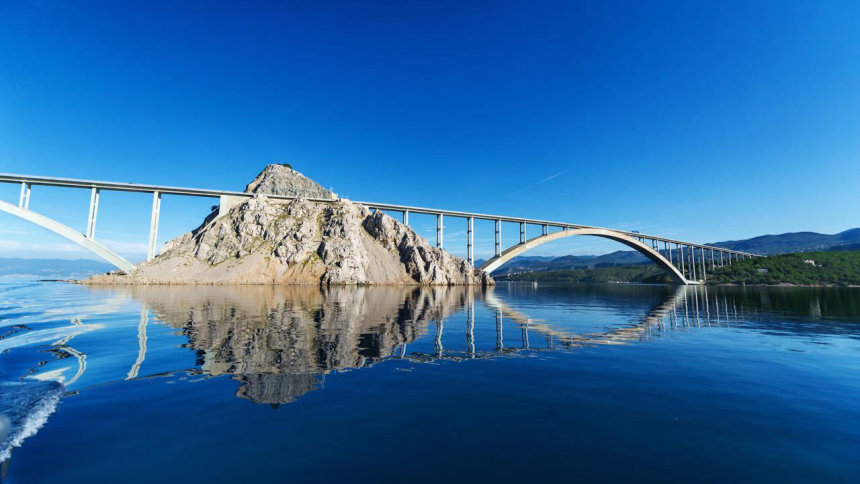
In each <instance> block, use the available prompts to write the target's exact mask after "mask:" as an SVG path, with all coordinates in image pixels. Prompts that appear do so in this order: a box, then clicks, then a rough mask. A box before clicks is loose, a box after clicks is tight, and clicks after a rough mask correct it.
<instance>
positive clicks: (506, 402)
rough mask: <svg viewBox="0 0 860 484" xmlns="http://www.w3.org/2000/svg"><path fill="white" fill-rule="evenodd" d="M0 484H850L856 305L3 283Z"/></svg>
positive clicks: (858, 333)
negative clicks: (600, 483) (548, 483)
mask: <svg viewBox="0 0 860 484" xmlns="http://www.w3.org/2000/svg"><path fill="white" fill-rule="evenodd" d="M0 413H2V414H3V417H2V419H0V452H2V453H3V455H0V458H4V457H5V458H6V460H5V462H4V463H3V465H2V481H3V482H10V483H30V482H167V481H170V482H257V481H277V482H281V481H296V482H332V481H350V482H374V483H376V482H383V481H394V482H405V481H417V482H431V481H432V482H444V481H457V482H459V481H465V480H470V481H490V480H493V481H504V482H522V481H526V480H529V481H533V480H553V481H562V480H564V481H575V480H586V481H590V480H591V481H593V480H615V481H658V480H659V481H675V482H678V481H685V482H686V481H697V482H702V481H704V482H722V481H725V480H732V481H740V482H753V481H769V482H777V481H778V482H786V481H789V482H851V481H853V482H858V480H860V477H858V476H860V290H857V289H798V288H746V289H743V288H725V289H723V288H720V289H714V288H709V289H707V290H704V289H695V288H687V289H679V288H671V287H656V286H655V287H644V286H590V287H589V286H578V287H544V286H541V287H539V288H533V287H531V286H507V285H500V286H499V287H496V288H494V289H492V290H489V291H487V292H482V291H480V290H471V289H462V288H445V289H437V290H431V289H414V288H410V289H401V288H375V289H370V288H365V289H361V288H358V289H356V288H351V289H331V290H328V291H321V290H319V289H318V288H315V287H313V288H310V287H299V288H289V287H287V288H271V287H234V288H225V287H197V288H193V287H192V288H189V287H149V288H146V287H136V288H135V287H131V288H88V287H83V286H76V285H69V284H64V283H50V282H38V281H32V280H27V279H2V280H0Z"/></svg>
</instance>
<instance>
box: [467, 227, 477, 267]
mask: <svg viewBox="0 0 860 484" xmlns="http://www.w3.org/2000/svg"><path fill="white" fill-rule="evenodd" d="M466 260H467V261H468V262H469V265H470V266H472V267H474V266H475V218H474V217H468V218H466Z"/></svg>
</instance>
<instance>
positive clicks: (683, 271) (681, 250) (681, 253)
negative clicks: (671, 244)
mask: <svg viewBox="0 0 860 484" xmlns="http://www.w3.org/2000/svg"><path fill="white" fill-rule="evenodd" d="M675 245H676V246H677V248H678V260H679V261H681V274H684V277H687V269H686V267H684V252H685V251H686V250H687V249H686V247H684V248H682V247H681V244H675Z"/></svg>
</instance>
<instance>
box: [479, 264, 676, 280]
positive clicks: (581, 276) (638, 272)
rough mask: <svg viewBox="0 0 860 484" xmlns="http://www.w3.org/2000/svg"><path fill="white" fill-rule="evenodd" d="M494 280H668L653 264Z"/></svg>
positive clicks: (567, 271) (566, 271)
mask: <svg viewBox="0 0 860 484" xmlns="http://www.w3.org/2000/svg"><path fill="white" fill-rule="evenodd" d="M493 277H494V279H495V280H496V281H525V282H552V283H560V284H595V283H621V282H624V283H628V282H629V283H639V284H662V283H666V282H670V281H671V279H670V278H669V276H668V275H666V273H665V272H664V271H663V270H662V269H660V268H659V267H657V266H655V265H653V264H636V265H627V266H616V267H597V268H593V269H568V270H560V271H539V272H519V273H514V274H504V275H499V276H493Z"/></svg>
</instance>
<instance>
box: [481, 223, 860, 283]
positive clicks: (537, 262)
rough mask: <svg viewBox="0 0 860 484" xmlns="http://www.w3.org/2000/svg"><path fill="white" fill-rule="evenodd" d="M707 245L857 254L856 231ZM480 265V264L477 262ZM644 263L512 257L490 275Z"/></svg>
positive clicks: (623, 254)
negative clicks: (843, 251) (834, 251)
mask: <svg viewBox="0 0 860 484" xmlns="http://www.w3.org/2000/svg"><path fill="white" fill-rule="evenodd" d="M709 245H714V246H717V247H724V248H726V249H733V250H742V251H746V252H752V253H755V254H763V255H774V254H784V253H791V252H809V251H828V250H860V228H856V229H850V230H846V231H844V232H840V233H838V234H834V235H828V234H819V233H816V232H791V233H786V234H779V235H762V236H759V237H753V238H751V239H744V240H728V241H725V242H714V243H710V244H709ZM478 262H479V263H483V261H478ZM647 263H650V262H649V261H648V259H646V258H645V256H643V255H642V254H640V253H638V252H636V251H633V250H619V251H616V252H612V253H610V254H604V255H599V256H594V255H583V256H575V255H566V256H561V257H554V258H553V257H546V256H542V257H531V256H522V257H515V258H514V259H513V260H511V261H510V262H508V263H507V264H505V265H504V266H503V267H501V268H499V269H498V270H496V271H495V272H493V275H494V276H500V275H505V274H515V273H519V272H544V271H563V270H571V269H599V268H603V267H617V266H624V265H633V264H647Z"/></svg>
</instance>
